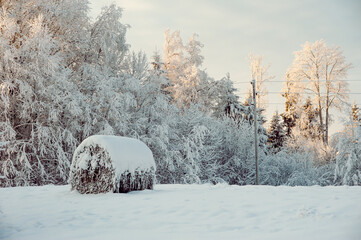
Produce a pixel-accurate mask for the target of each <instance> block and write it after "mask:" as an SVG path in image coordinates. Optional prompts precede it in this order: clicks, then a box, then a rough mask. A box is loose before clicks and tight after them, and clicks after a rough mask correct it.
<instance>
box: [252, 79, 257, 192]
mask: <svg viewBox="0 0 361 240" xmlns="http://www.w3.org/2000/svg"><path fill="white" fill-rule="evenodd" d="M251 84H252V87H253V118H254V119H253V120H254V155H255V160H256V185H258V133H257V102H256V94H257V93H256V80H254V79H253V80H252V82H251Z"/></svg>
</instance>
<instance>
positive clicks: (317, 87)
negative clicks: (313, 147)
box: [287, 40, 351, 145]
mask: <svg viewBox="0 0 361 240" xmlns="http://www.w3.org/2000/svg"><path fill="white" fill-rule="evenodd" d="M350 67H351V64H349V63H347V62H346V60H345V57H344V56H343V55H342V52H341V50H340V49H339V47H327V46H326V43H325V42H324V41H323V40H320V41H316V42H315V43H310V42H306V43H305V44H304V45H302V50H300V51H297V52H295V59H294V61H293V64H292V66H291V67H290V68H289V69H288V71H287V74H288V76H289V77H290V79H292V81H296V82H300V83H302V85H301V87H300V89H299V91H305V92H307V93H309V94H311V96H312V100H313V103H314V104H315V106H317V107H316V108H317V110H318V118H319V124H320V128H321V134H322V135H321V136H322V139H323V142H324V143H325V144H326V145H327V144H328V132H329V124H330V113H329V111H330V109H331V108H341V107H342V104H343V103H345V101H346V99H347V96H348V95H347V92H348V88H347V82H346V81H345V79H346V77H347V71H348V70H349V69H350Z"/></svg>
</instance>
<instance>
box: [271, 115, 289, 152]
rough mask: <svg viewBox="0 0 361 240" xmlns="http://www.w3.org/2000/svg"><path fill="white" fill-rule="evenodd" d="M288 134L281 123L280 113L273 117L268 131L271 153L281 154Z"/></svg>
mask: <svg viewBox="0 0 361 240" xmlns="http://www.w3.org/2000/svg"><path fill="white" fill-rule="evenodd" d="M285 138H286V133H285V131H284V129H283V126H282V123H281V121H280V115H279V114H278V111H276V112H275V114H274V115H273V116H272V119H271V123H270V126H269V129H268V141H267V142H268V147H269V149H270V151H271V152H274V153H276V152H279V151H280V150H281V148H282V147H283V144H284V140H285Z"/></svg>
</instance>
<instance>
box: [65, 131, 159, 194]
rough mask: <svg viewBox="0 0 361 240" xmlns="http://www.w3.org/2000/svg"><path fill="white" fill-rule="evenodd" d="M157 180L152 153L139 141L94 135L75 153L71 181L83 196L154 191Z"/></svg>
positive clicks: (72, 185) (73, 187)
mask: <svg viewBox="0 0 361 240" xmlns="http://www.w3.org/2000/svg"><path fill="white" fill-rule="evenodd" d="M154 181H155V163H154V159H153V155H152V152H151V151H150V149H149V148H148V147H147V146H146V145H145V144H144V143H143V142H141V141H139V140H136V139H131V138H125V137H116V136H101V135H94V136H91V137H88V138H87V139H85V140H84V141H83V142H82V143H81V144H80V145H79V146H78V147H77V149H76V150H75V152H74V156H73V162H72V165H71V170H70V179H69V182H70V184H71V187H72V190H74V189H75V190H77V191H78V192H80V193H105V192H117V193H119V192H120V193H126V192H129V191H134V190H144V189H153V184H154Z"/></svg>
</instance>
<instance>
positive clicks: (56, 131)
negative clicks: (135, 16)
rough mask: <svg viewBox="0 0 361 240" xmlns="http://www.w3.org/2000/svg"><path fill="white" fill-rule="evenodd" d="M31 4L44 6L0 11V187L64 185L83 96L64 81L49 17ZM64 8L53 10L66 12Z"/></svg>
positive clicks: (66, 76) (59, 47)
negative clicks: (0, 177)
mask: <svg viewBox="0 0 361 240" xmlns="http://www.w3.org/2000/svg"><path fill="white" fill-rule="evenodd" d="M7 3H8V2H4V4H7ZM68 3H69V2H68ZM36 4H39V5H40V6H43V5H41V4H45V3H43V2H42V1H20V2H19V5H12V6H11V5H8V6H7V7H5V5H3V8H2V9H1V10H0V29H1V34H0V49H1V51H0V52H1V53H0V67H1V69H2V71H1V73H0V75H1V77H0V79H1V80H0V89H1V91H0V98H1V101H0V112H1V115H0V126H1V127H0V128H1V130H0V142H1V145H2V148H1V150H0V151H1V152H0V155H1V158H0V174H1V175H3V176H5V180H3V181H2V182H1V186H18V185H34V184H36V185H39V184H45V183H65V182H66V180H67V177H68V172H69V166H70V158H71V154H72V151H73V150H74V148H75V146H76V143H77V139H76V137H75V136H77V135H78V134H79V132H80V125H81V122H80V121H79V119H81V115H82V110H81V107H80V104H81V102H82V97H81V95H80V94H79V92H78V91H77V87H76V85H74V84H73V83H72V82H70V81H69V80H68V79H69V69H67V67H66V66H64V64H63V63H64V60H65V59H67V58H68V56H67V55H66V51H65V52H62V47H63V45H62V44H63V43H62V42H60V41H59V40H58V39H60V38H58V39H57V38H55V37H54V36H55V35H54V34H53V33H52V32H51V31H50V29H51V27H52V26H50V25H49V23H48V19H49V18H48V15H47V14H50V13H49V12H46V11H43V8H41V7H40V8H36V7H34V5H36ZM75 5H76V4H75ZM75 5H74V6H75ZM46 6H47V5H46ZM63 6H64V5H62V4H58V5H54V10H55V11H71V10H69V9H62V7H63ZM39 9H40V10H39ZM24 19H26V21H24ZM61 26H62V25H61ZM61 26H59V32H62V30H63V29H61ZM64 28H66V27H65V26H64Z"/></svg>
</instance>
